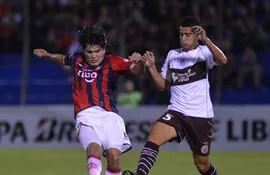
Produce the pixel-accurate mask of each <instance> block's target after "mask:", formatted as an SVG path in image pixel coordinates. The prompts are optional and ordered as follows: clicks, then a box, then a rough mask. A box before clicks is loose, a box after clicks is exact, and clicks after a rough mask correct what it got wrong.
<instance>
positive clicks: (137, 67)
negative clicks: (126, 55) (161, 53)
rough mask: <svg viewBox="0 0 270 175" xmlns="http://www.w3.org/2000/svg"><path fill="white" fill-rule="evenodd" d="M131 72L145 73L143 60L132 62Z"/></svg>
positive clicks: (136, 73)
mask: <svg viewBox="0 0 270 175" xmlns="http://www.w3.org/2000/svg"><path fill="white" fill-rule="evenodd" d="M130 72H131V73H132V74H134V75H142V74H143V73H144V63H143V62H142V61H138V62H137V63H132V64H131V65H130Z"/></svg>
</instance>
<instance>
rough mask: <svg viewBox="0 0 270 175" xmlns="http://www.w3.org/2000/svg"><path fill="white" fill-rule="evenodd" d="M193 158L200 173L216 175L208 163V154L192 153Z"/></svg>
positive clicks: (215, 171)
mask: <svg viewBox="0 0 270 175" xmlns="http://www.w3.org/2000/svg"><path fill="white" fill-rule="evenodd" d="M193 160H194V164H195V165H196V167H197V169H198V171H199V172H200V173H201V174H202V175H217V170H216V169H215V168H214V166H212V164H211V163H210V161H209V157H208V156H202V155H198V154H193Z"/></svg>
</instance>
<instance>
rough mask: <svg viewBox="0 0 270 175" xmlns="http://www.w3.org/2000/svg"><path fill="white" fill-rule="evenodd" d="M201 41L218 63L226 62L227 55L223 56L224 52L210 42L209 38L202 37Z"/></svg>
mask: <svg viewBox="0 0 270 175" xmlns="http://www.w3.org/2000/svg"><path fill="white" fill-rule="evenodd" d="M203 42H204V44H205V45H206V46H207V47H208V48H209V50H210V51H211V52H212V54H213V56H214V58H215V60H216V61H217V62H218V63H219V64H226V63H227V57H226V56H225V54H224V53H223V52H222V51H221V50H220V49H219V48H218V47H217V46H216V45H215V44H214V43H212V41H211V40H210V39H209V38H206V39H204V40H203Z"/></svg>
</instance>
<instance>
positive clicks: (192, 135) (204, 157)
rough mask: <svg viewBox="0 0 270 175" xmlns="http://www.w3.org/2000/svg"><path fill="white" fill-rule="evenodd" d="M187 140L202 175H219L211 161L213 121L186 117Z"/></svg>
mask: <svg viewBox="0 0 270 175" xmlns="http://www.w3.org/2000/svg"><path fill="white" fill-rule="evenodd" d="M184 122H185V128H186V129H185V131H186V133H185V134H186V139H187V142H188V143H189V146H190V148H191V150H192V152H193V160H194V164H195V166H196V167H197V169H198V171H199V172H200V173H201V174H202V175H217V171H216V169H215V168H214V167H213V166H212V165H211V163H210V161H209V154H210V147H211V139H212V132H213V122H212V119H207V118H197V117H186V118H185V119H184Z"/></svg>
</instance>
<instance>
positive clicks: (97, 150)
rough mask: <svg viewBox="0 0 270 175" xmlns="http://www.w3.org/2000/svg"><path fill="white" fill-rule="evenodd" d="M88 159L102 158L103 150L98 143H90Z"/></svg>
mask: <svg viewBox="0 0 270 175" xmlns="http://www.w3.org/2000/svg"><path fill="white" fill-rule="evenodd" d="M86 152H87V157H97V158H100V157H101V153H102V149H101V147H100V145H99V144H97V143H90V144H89V145H88V148H87V151H86Z"/></svg>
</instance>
